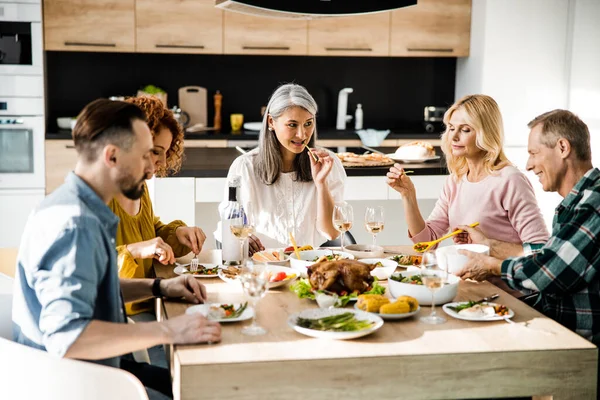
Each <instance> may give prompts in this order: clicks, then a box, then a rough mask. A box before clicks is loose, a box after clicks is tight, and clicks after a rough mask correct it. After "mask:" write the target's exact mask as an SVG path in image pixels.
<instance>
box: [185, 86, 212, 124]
mask: <svg viewBox="0 0 600 400" xmlns="http://www.w3.org/2000/svg"><path fill="white" fill-rule="evenodd" d="M178 95H179V107H180V108H181V109H182V110H183V111H185V112H186V113H188V115H189V116H190V123H189V124H188V126H190V127H192V126H194V125H196V124H203V125H202V126H203V127H207V121H208V119H207V115H206V113H207V111H206V88H203V87H201V86H184V87H182V88H179V93H178Z"/></svg>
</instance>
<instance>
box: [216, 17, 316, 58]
mask: <svg viewBox="0 0 600 400" xmlns="http://www.w3.org/2000/svg"><path fill="white" fill-rule="evenodd" d="M223 19H224V21H223V34H224V46H223V47H224V53H225V54H264V55H306V54H307V30H308V22H307V21H305V20H293V19H279V18H267V17H256V16H253V15H246V14H240V13H236V12H231V11H227V12H225V14H224V17H223Z"/></svg>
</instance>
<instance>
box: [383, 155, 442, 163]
mask: <svg viewBox="0 0 600 400" xmlns="http://www.w3.org/2000/svg"><path fill="white" fill-rule="evenodd" d="M386 157H388V158H391V159H392V160H394V161H399V162H403V163H409V164H418V163H423V162H428V161H435V160H439V159H440V156H433V157H426V158H404V157H402V158H400V157H398V156H396V155H395V154H394V153H391V154H386Z"/></svg>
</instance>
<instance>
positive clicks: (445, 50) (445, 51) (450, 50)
mask: <svg viewBox="0 0 600 400" xmlns="http://www.w3.org/2000/svg"><path fill="white" fill-rule="evenodd" d="M406 50H408V51H428V52H432V53H452V52H454V49H420V48H417V47H409V48H407V49H406Z"/></svg>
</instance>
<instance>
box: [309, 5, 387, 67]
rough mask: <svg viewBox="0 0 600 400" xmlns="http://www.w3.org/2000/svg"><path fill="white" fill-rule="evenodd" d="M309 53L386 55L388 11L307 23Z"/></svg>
mask: <svg viewBox="0 0 600 400" xmlns="http://www.w3.org/2000/svg"><path fill="white" fill-rule="evenodd" d="M308 54H309V55H311V56H388V55H389V54H390V13H388V12H385V13H377V14H367V15H359V16H355V17H332V18H323V19H314V20H311V21H309V22H308Z"/></svg>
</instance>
